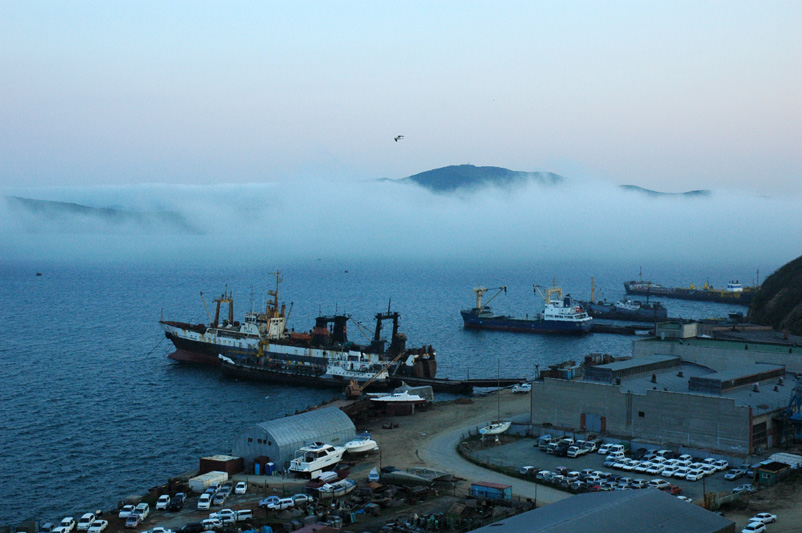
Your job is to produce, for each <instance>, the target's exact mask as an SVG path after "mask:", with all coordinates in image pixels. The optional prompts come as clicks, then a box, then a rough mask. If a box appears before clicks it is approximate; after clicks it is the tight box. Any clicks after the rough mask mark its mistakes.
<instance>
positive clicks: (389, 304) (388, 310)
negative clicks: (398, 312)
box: [387, 298, 393, 315]
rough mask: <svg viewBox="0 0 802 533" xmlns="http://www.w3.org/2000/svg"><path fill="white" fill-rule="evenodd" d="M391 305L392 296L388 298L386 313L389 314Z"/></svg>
mask: <svg viewBox="0 0 802 533" xmlns="http://www.w3.org/2000/svg"><path fill="white" fill-rule="evenodd" d="M392 305H393V299H392V298H390V299H389V300H388V301H387V314H388V315H389V314H390V308H391V307H392Z"/></svg>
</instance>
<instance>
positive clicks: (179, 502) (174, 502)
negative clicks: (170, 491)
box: [167, 497, 184, 513]
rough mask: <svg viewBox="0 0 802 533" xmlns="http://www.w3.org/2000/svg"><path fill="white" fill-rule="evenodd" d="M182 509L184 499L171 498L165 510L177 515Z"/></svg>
mask: <svg viewBox="0 0 802 533" xmlns="http://www.w3.org/2000/svg"><path fill="white" fill-rule="evenodd" d="M183 508H184V498H176V497H173V498H172V499H171V500H170V504H169V505H168V506H167V510H168V511H172V512H174V513H177V512H178V511H180V510H181V509H183Z"/></svg>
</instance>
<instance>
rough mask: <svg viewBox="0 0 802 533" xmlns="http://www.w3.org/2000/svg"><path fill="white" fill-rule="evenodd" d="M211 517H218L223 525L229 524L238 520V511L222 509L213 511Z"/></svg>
mask: <svg viewBox="0 0 802 533" xmlns="http://www.w3.org/2000/svg"><path fill="white" fill-rule="evenodd" d="M209 518H216V519H218V520H220V522H222V524H223V525H228V524H233V523H234V522H236V521H237V513H236V511H234V510H232V509H221V510H219V511H217V512H216V513H211V514H210V515H209Z"/></svg>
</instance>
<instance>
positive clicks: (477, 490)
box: [471, 481, 512, 500]
mask: <svg viewBox="0 0 802 533" xmlns="http://www.w3.org/2000/svg"><path fill="white" fill-rule="evenodd" d="M471 496H475V497H477V498H486V499H488V500H512V485H502V484H500V483H489V482H487V481H478V482H476V483H471Z"/></svg>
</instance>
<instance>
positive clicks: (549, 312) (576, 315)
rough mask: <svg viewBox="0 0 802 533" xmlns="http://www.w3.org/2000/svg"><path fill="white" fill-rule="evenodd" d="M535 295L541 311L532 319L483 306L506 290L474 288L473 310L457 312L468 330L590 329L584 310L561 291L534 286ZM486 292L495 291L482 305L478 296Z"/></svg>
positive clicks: (576, 331) (579, 331)
mask: <svg viewBox="0 0 802 533" xmlns="http://www.w3.org/2000/svg"><path fill="white" fill-rule="evenodd" d="M534 288H535V292H536V293H540V295H541V297H542V298H543V311H542V312H541V313H538V314H536V315H535V316H534V317H532V318H529V317H513V316H508V315H496V314H494V313H493V312H492V311H491V309H490V307H489V306H488V305H487V303H490V301H491V300H493V298H495V297H496V296H498V295H499V294H500V293H501V291H505V292H506V290H507V287H506V286H504V287H498V288H497V289H486V288H485V287H477V288H475V289H473V292H474V293H476V307H474V308H473V309H466V310H463V311H460V314H461V315H462V321H463V324H464V327H466V328H469V329H493V330H501V331H516V332H522V333H557V334H584V333H587V332H589V331H590V330H591V328H592V327H593V319H592V318H591V317H590V316H588V314H587V313H586V312H585V310H584V309H583V308H582V306H581V305H579V304H578V303H577V302H575V301H574V299H573V298H571V295H565V296H563V293H562V289H561V288H559V287H552V288H550V289H546V291H545V292H543V291H541V290H540V287H539V286H538V285H537V284H535V286H534ZM488 290H498V292H497V293H496V294H494V295H493V296H492V297H491V298H490V299H489V300H488V301H487V303H486V304H485V305H482V296H483V295H484V294H485V293H486V292H487V291H488Z"/></svg>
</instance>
